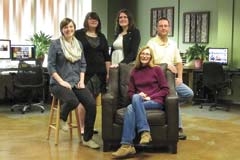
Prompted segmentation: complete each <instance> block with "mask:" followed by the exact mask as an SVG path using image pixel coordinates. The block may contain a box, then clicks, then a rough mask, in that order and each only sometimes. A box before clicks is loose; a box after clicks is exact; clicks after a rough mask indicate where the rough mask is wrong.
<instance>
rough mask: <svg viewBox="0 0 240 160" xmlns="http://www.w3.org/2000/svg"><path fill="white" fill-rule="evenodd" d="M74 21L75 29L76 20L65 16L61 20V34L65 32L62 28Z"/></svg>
mask: <svg viewBox="0 0 240 160" xmlns="http://www.w3.org/2000/svg"><path fill="white" fill-rule="evenodd" d="M71 22H72V23H73V26H74V29H76V24H75V22H74V21H73V20H72V19H71V18H64V19H63V20H62V21H61V22H60V32H61V34H62V35H63V33H62V29H63V28H64V27H65V26H66V25H68V24H69V23H71Z"/></svg>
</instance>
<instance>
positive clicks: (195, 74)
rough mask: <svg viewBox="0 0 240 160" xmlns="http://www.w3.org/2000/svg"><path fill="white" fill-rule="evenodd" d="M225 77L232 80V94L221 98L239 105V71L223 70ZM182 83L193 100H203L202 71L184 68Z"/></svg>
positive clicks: (233, 69)
mask: <svg viewBox="0 0 240 160" xmlns="http://www.w3.org/2000/svg"><path fill="white" fill-rule="evenodd" d="M224 71H225V77H226V78H228V79H231V80H232V86H234V87H231V88H232V94H231V95H226V96H224V97H222V98H223V99H226V100H230V101H231V102H233V103H237V104H240V81H239V79H240V70H239V69H235V68H224ZM183 82H184V83H185V84H187V85H188V86H189V87H190V88H191V89H192V90H193V92H194V100H197V99H203V97H204V93H202V69H201V68H199V69H195V68H192V67H184V70H183Z"/></svg>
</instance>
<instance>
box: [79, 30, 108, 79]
mask: <svg viewBox="0 0 240 160" xmlns="http://www.w3.org/2000/svg"><path fill="white" fill-rule="evenodd" d="M75 37H76V38H77V39H78V40H80V41H81V42H82V45H83V49H84V55H85V59H86V62H87V70H86V74H87V75H89V74H90V75H93V74H95V73H100V74H102V73H105V74H106V65H105V62H106V61H109V62H110V61H111V57H110V55H109V52H108V42H107V39H106V37H105V36H104V34H102V33H98V37H99V38H100V45H99V46H97V47H96V48H94V47H92V46H91V45H90V43H89V42H88V40H87V38H86V32H85V30H84V29H80V30H76V32H75Z"/></svg>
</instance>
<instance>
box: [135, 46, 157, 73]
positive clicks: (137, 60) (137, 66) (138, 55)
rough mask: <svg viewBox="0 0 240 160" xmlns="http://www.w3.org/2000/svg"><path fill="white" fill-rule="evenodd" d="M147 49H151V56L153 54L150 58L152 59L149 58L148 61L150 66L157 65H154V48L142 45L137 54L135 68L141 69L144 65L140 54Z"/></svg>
mask: <svg viewBox="0 0 240 160" xmlns="http://www.w3.org/2000/svg"><path fill="white" fill-rule="evenodd" d="M146 49H149V51H150V56H151V58H150V60H149V63H148V66H149V67H153V66H155V65H154V54H153V50H152V48H150V47H149V46H144V47H142V48H141V49H140V50H139V51H138V54H137V57H136V61H135V68H136V69H139V68H141V67H142V63H141V61H140V54H141V53H142V52H143V51H144V50H146Z"/></svg>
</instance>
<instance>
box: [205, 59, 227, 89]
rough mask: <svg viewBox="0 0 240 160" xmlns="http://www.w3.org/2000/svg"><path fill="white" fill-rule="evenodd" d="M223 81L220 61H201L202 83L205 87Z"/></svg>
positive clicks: (214, 85) (210, 86) (215, 85)
mask: <svg viewBox="0 0 240 160" xmlns="http://www.w3.org/2000/svg"><path fill="white" fill-rule="evenodd" d="M224 81H225V75H224V70H223V67H222V65H221V64H220V63H216V62H204V63H203V84H204V86H206V87H209V88H212V87H217V86H218V85H219V84H221V83H223V82H224Z"/></svg>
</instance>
